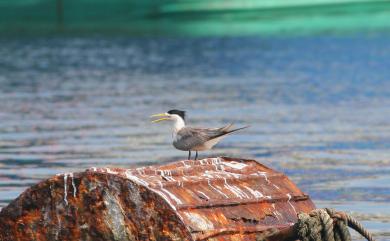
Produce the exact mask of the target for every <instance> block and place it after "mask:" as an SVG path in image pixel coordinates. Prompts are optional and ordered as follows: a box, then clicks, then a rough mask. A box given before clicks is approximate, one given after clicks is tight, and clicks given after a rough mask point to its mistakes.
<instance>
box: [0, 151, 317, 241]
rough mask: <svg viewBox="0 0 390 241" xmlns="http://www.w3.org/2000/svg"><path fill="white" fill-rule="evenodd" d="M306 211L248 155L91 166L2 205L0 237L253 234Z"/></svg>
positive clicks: (283, 225) (293, 190) (297, 195)
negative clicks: (246, 157)
mask: <svg viewBox="0 0 390 241" xmlns="http://www.w3.org/2000/svg"><path fill="white" fill-rule="evenodd" d="M312 209H314V205H313V203H312V202H311V200H310V199H309V197H308V196H307V195H305V194H304V193H302V191H300V190H299V189H298V188H297V187H296V185H295V184H294V183H292V182H291V181H290V180H289V179H288V178H287V177H286V176H285V175H283V174H281V173H278V172H275V171H273V170H271V169H269V168H267V167H265V166H263V165H261V164H259V163H257V162H256V161H253V160H239V159H230V158H209V159H204V160H198V161H180V162H176V163H172V164H168V165H164V166H149V167H142V168H136V169H120V168H90V169H88V170H87V171H86V172H82V173H75V174H63V175H58V176H56V177H53V178H51V179H49V180H47V181H44V182H42V183H40V184H38V185H36V186H34V187H32V188H30V189H28V190H27V191H25V192H24V193H23V194H22V195H21V196H20V197H19V198H18V199H16V200H15V201H13V202H12V203H11V204H10V205H9V206H8V207H6V208H4V209H3V210H2V211H1V213H0V228H1V230H2V232H1V234H0V240H256V238H259V237H262V234H264V233H265V232H269V231H270V229H271V228H277V229H283V230H289V229H290V227H291V226H292V225H293V223H295V222H296V220H297V216H296V213H297V212H309V211H310V210H312ZM287 236H288V234H287V235H286V237H287ZM279 240H280V238H279Z"/></svg>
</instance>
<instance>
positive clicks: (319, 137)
mask: <svg viewBox="0 0 390 241" xmlns="http://www.w3.org/2000/svg"><path fill="white" fill-rule="evenodd" d="M389 40H390V36H389V35H387V34H380V33H377V34H371V35H363V34H361V35H359V34H356V35H348V36H347V35H339V36H321V35H319V36H305V37H303V36H302V37H287V36H285V37H281V36H280V37H263V38H261V37H225V38H222V37H210V38H126V37H123V38H122V37H113V38H108V37H39V38H38V37H37V38H29V39H25V38H24V39H21V38H2V39H0V56H1V58H0V119H1V122H0V206H2V207H4V206H5V205H7V203H9V202H10V201H11V200H12V199H14V198H16V197H17V196H18V195H19V194H20V193H21V192H22V191H23V190H25V189H26V188H27V187H28V186H30V185H33V184H35V183H37V182H39V181H40V180H42V179H45V178H47V177H50V176H52V175H55V174H57V173H62V172H69V171H80V170H84V169H86V168H88V167H91V166H120V167H133V166H138V165H147V164H154V163H166V162H170V161H174V160H180V159H182V158H185V157H186V155H187V154H186V153H184V152H180V151H178V150H175V149H174V148H173V147H172V146H171V133H170V126H169V125H168V123H166V124H163V123H161V124H151V123H150V121H149V116H150V115H151V114H154V113H159V112H163V111H167V110H169V109H173V108H179V109H184V110H187V111H188V122H189V124H192V125H199V126H210V127H212V126H215V127H217V126H221V125H223V124H226V123H229V122H234V123H236V125H237V126H241V125H251V128H250V129H247V130H245V131H242V132H239V133H237V134H236V135H234V136H229V137H227V138H226V139H225V140H224V141H223V142H222V143H220V144H219V145H218V146H217V147H216V148H215V150H213V151H209V152H203V153H201V154H200V157H207V156H216V155H227V156H235V157H243V158H255V159H256V160H258V161H260V162H262V163H265V164H266V165H268V166H270V167H272V168H274V169H276V170H278V171H282V172H284V173H286V174H287V175H288V176H289V177H290V178H291V179H292V180H294V182H296V183H297V184H298V186H299V187H300V188H301V189H303V190H304V191H305V192H307V193H308V194H309V195H310V196H311V197H312V198H313V199H314V200H315V202H316V203H317V205H318V206H319V207H323V206H331V207H336V208H338V209H341V210H347V211H352V212H353V214H354V215H355V216H356V217H358V218H359V219H360V220H362V221H363V222H364V224H365V225H366V226H367V227H369V228H370V229H371V230H372V231H373V232H374V234H375V235H376V236H377V238H378V240H386V239H387V240H388V239H389V238H390V233H389V231H388V230H390V225H389V220H390V208H389V203H390V186H389V183H390V182H389V181H390V175H389V173H390V151H389V150H390V118H389V117H390V108H389V106H390V68H389V66H390V57H389V56H390V41H389Z"/></svg>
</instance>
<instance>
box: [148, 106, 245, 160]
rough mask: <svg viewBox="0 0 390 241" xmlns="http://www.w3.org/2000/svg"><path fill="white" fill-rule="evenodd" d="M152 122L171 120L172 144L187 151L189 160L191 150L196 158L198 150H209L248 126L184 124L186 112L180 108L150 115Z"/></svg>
mask: <svg viewBox="0 0 390 241" xmlns="http://www.w3.org/2000/svg"><path fill="white" fill-rule="evenodd" d="M156 117H159V119H155V120H152V123H157V122H160V121H173V133H172V137H173V143H172V144H173V146H174V147H175V148H176V149H178V150H181V151H188V160H191V151H195V152H196V155H195V160H197V159H198V151H205V150H210V149H211V148H213V146H214V145H216V144H217V143H218V142H220V141H221V140H222V139H223V138H224V137H226V135H228V134H230V133H232V132H236V131H239V130H242V129H245V128H248V127H249V126H244V127H240V128H237V129H232V127H233V124H228V125H226V126H223V127H220V128H199V127H191V126H186V112H185V111H182V110H176V109H174V110H170V111H168V112H166V113H160V114H155V115H152V116H151V118H156Z"/></svg>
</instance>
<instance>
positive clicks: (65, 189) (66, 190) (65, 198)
mask: <svg viewBox="0 0 390 241" xmlns="http://www.w3.org/2000/svg"><path fill="white" fill-rule="evenodd" d="M67 183H68V173H65V174H64V202H65V204H66V205H68V199H67V197H68V186H67Z"/></svg>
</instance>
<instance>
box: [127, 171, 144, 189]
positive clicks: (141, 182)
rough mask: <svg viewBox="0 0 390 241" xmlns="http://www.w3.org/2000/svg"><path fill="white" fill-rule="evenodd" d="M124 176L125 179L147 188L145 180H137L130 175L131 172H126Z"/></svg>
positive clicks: (137, 178)
mask: <svg viewBox="0 0 390 241" xmlns="http://www.w3.org/2000/svg"><path fill="white" fill-rule="evenodd" d="M125 175H126V177H127V179H130V180H132V181H134V182H135V183H137V184H140V185H142V186H145V187H148V186H149V183H147V182H146V181H145V180H142V179H141V178H139V177H137V176H135V175H132V173H131V170H126V172H125Z"/></svg>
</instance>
